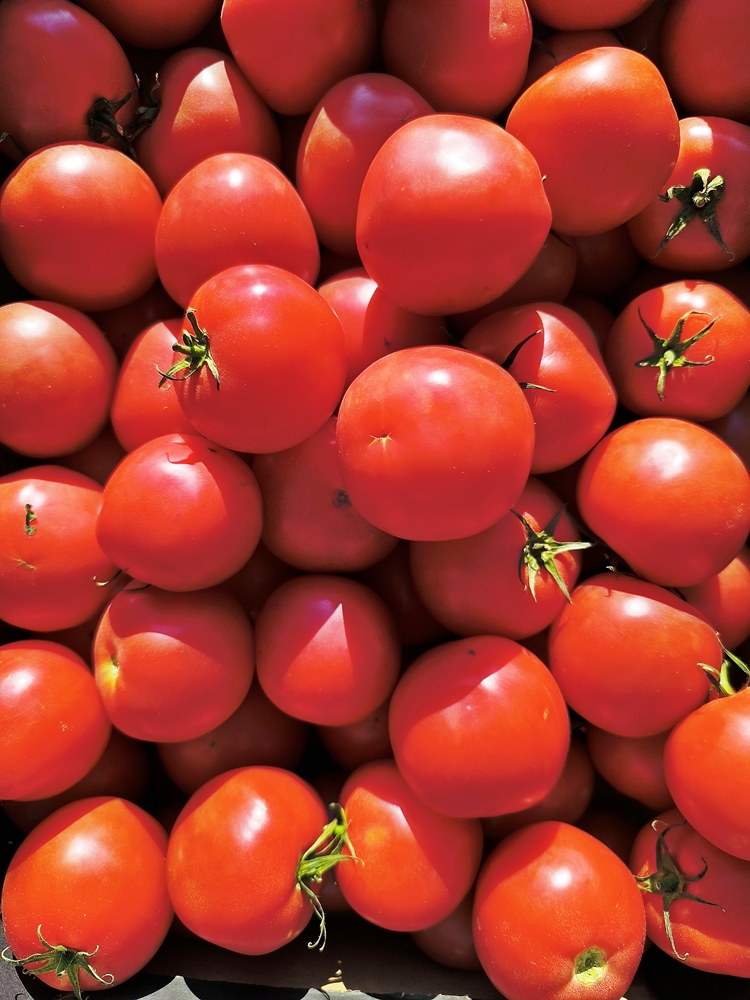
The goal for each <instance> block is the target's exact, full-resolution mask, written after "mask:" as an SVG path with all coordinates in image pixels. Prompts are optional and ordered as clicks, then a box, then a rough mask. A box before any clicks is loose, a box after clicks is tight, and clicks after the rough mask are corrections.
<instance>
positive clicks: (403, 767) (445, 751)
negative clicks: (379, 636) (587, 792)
mask: <svg viewBox="0 0 750 1000" xmlns="http://www.w3.org/2000/svg"><path fill="white" fill-rule="evenodd" d="M519 699H521V700H522V701H523V705H524V710H523V712H519V711H518V709H517V704H518V700H519ZM389 729H390V734H391V744H392V746H393V755H394V757H395V758H396V763H397V764H398V767H399V770H400V771H401V773H402V775H403V776H404V780H405V781H406V782H407V784H408V785H409V787H410V788H411V789H412V790H413V791H414V793H415V794H416V795H419V797H420V798H421V799H422V800H423V801H424V802H426V803H427V804H428V805H429V806H430V808H431V809H435V810H436V811H437V812H440V813H443V814H445V815H446V816H497V815H500V814H501V813H509V812H517V811H518V810H519V809H526V808H528V807H529V806H533V805H535V804H536V803H537V802H539V801H540V800H541V799H543V798H544V796H545V795H547V793H548V792H550V791H551V789H552V787H553V785H554V784H555V782H556V781H557V780H558V778H559V777H560V774H561V772H562V770H563V767H564V765H565V758H566V756H567V753H568V746H569V744H570V723H569V721H568V713H567V709H566V707H565V702H564V701H563V697H562V695H561V694H560V690H559V688H558V686H557V684H556V683H555V681H554V680H553V678H552V676H551V675H550V673H549V671H548V670H547V668H546V667H545V666H544V664H543V663H542V662H541V660H539V659H537V657H536V656H534V654H533V653H530V652H529V651H528V650H527V649H524V647H523V646H519V645H518V643H515V642H512V641H511V640H510V639H503V638H500V637H499V636H478V637H474V638H472V639H460V640H458V641H457V642H448V643H444V644H443V645H442V646H436V647H435V648H434V649H431V650H429V651H428V652H427V653H424V654H423V655H422V656H420V657H419V658H418V659H417V660H415V661H414V663H412V665H411V666H410V667H409V668H408V669H407V671H406V673H405V674H404V675H403V676H402V677H401V679H400V680H399V682H398V684H397V685H396V688H395V690H394V692H393V696H392V698H391V710H390V716H389Z"/></svg>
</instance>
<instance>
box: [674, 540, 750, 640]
mask: <svg viewBox="0 0 750 1000" xmlns="http://www.w3.org/2000/svg"><path fill="white" fill-rule="evenodd" d="M681 593H682V596H683V597H684V598H685V600H686V601H687V602H688V603H689V604H692V606H693V607H694V608H697V609H698V611H700V613H701V614H702V615H705V617H706V618H707V619H708V620H709V621H710V622H711V624H712V625H713V627H714V628H715V629H716V631H717V632H718V633H719V638H720V639H721V641H722V643H723V645H724V646H726V648H727V649H734V648H735V647H736V646H739V644H740V643H741V642H744V641H745V639H747V637H748V636H749V635H750V550H748V548H747V546H744V545H743V547H742V548H741V549H740V551H739V552H738V553H737V555H736V556H735V557H734V559H733V560H732V561H731V562H730V563H729V564H728V565H727V566H725V567H724V569H723V570H721V572H719V573H716V574H715V576H709V577H708V578H707V579H706V580H704V581H703V582H702V583H696V584H695V585H694V586H692V587H682V588H681Z"/></svg>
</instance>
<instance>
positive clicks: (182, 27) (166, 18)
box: [81, 0, 221, 49]
mask: <svg viewBox="0 0 750 1000" xmlns="http://www.w3.org/2000/svg"><path fill="white" fill-rule="evenodd" d="M220 6H221V0H81V7H83V8H85V9H86V10H88V11H90V12H91V13H92V14H93V15H94V16H95V17H97V18H98V19H99V20H100V21H101V22H102V24H106V25H107V27H108V28H109V30H110V31H111V32H112V33H113V34H115V35H117V37H118V38H119V39H121V40H122V41H123V42H129V43H130V44H131V45H140V46H143V47H144V48H148V49H150V48H154V49H168V48H171V47H172V46H173V45H184V43H185V42H188V41H190V39H191V38H194V37H195V35H197V34H198V32H199V31H200V30H201V28H203V27H204V26H205V25H206V23H207V22H208V21H209V20H210V18H211V16H212V15H213V14H214V13H216V12H217V11H218V9H219V7H220Z"/></svg>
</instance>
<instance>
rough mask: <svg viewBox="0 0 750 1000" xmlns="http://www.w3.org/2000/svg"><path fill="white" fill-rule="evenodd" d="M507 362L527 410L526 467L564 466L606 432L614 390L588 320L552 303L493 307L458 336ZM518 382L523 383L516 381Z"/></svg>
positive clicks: (535, 469)
mask: <svg viewBox="0 0 750 1000" xmlns="http://www.w3.org/2000/svg"><path fill="white" fill-rule="evenodd" d="M462 346H463V347H466V348H468V349H469V350H470V351H477V353H479V354H483V355H485V356H486V357H488V358H491V360H492V361H495V362H497V364H498V365H503V364H504V363H506V361H507V359H508V358H510V357H511V355H512V354H513V352H514V351H516V350H517V351H518V353H517V354H516V356H515V357H514V358H513V361H512V363H511V364H510V366H509V367H508V371H509V373H510V374H511V375H512V376H513V378H514V379H515V380H516V381H517V382H519V383H520V384H521V385H522V386H523V388H524V397H525V399H526V401H527V402H528V404H529V408H530V410H531V413H532V416H533V417H534V432H535V438H534V455H533V458H532V461H531V471H532V472H533V473H542V472H553V471H554V470H556V469H564V468H565V467H566V466H568V465H571V464H572V463H573V462H575V461H576V460H577V459H579V458H581V457H582V456H583V455H585V454H586V453H587V452H589V451H590V450H591V449H592V448H593V447H594V445H595V444H596V443H597V442H598V441H599V440H600V439H601V437H602V436H603V435H604V434H605V433H606V432H607V429H608V428H609V425H610V423H611V422H612V417H613V416H614V412H615V407H616V406H617V396H616V394H615V388H614V386H613V385H612V382H611V380H610V377H609V374H608V373H607V369H606V368H605V366H604V361H603V359H602V356H601V353H600V351H599V345H598V344H597V342H596V337H595V336H594V334H593V331H592V330H591V328H590V327H589V325H588V323H586V321H585V320H584V319H582V318H581V317H580V316H579V315H578V314H577V313H574V312H573V311H572V310H570V309H568V308H567V307H566V306H562V305H558V304H557V303H556V302H534V303H532V304H530V305H526V306H518V307H516V308H515V309H503V310H502V311H500V312H497V313H493V314H492V315H491V316H488V317H487V318H486V319H483V320H482V321H481V322H480V323H477V325H476V326H475V327H474V328H473V329H471V330H470V331H469V332H468V333H467V335H466V336H465V337H464V339H463V341H462ZM524 383H527V385H526V386H524Z"/></svg>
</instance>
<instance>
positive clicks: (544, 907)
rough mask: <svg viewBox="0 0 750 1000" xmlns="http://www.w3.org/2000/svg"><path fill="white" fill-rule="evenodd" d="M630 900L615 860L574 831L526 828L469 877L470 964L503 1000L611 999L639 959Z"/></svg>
mask: <svg viewBox="0 0 750 1000" xmlns="http://www.w3.org/2000/svg"><path fill="white" fill-rule="evenodd" d="M640 895H641V894H640V892H639V891H638V888H637V887H636V884H635V882H634V880H633V877H632V876H631V874H630V872H629V871H628V869H627V868H626V866H625V865H624V864H623V862H622V861H620V859H619V858H618V857H616V855H614V854H613V853H612V852H611V851H610V850H609V848H608V847H605V846H604V845H603V844H601V843H600V842H599V841H598V840H595V839H594V838H593V837H591V836H590V835H589V834H587V833H584V831H583V830H578V829H576V828H575V827H574V826H568V825H567V824H566V823H555V822H552V821H550V822H547V823H535V824H534V825H533V826H527V827H525V829H523V830H519V831H518V832H517V833H513V834H511V836H510V837H507V838H506V839H505V840H504V841H503V842H502V843H500V844H498V846H497V847H496V848H495V850H494V851H493V853H492V854H491V855H490V857H489V858H488V860H487V861H486V862H485V865H484V867H483V868H482V871H481V872H480V873H479V879H478V881H477V888H476V893H475V897H474V944H475V945H476V949H477V954H478V955H479V961H480V962H481V963H482V966H483V968H484V971H485V972H486V973H487V975H488V976H489V978H490V979H491V980H492V982H493V984H494V985H495V987H496V988H497V989H498V990H500V991H501V992H502V993H503V995H504V996H505V997H507V998H508V1000H527V998H528V1000H531V998H536V997H539V996H544V997H545V998H548V1000H579V998H581V1000H582V998H583V997H589V996H596V997H598V998H599V997H600V998H601V1000H617V998H618V997H621V996H622V994H623V993H624V992H625V991H626V989H627V988H628V986H629V985H630V982H631V980H632V979H633V976H634V975H635V972H636V969H637V968H638V963H639V961H640V958H641V954H642V953H643V942H644V936H645V916H644V911H643V902H642V900H641V898H640Z"/></svg>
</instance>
